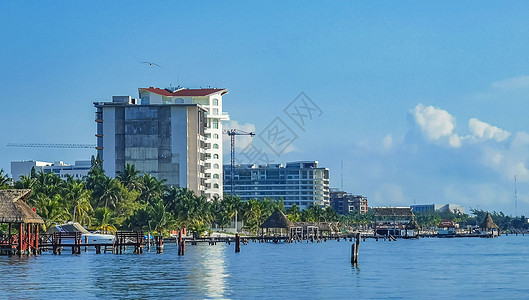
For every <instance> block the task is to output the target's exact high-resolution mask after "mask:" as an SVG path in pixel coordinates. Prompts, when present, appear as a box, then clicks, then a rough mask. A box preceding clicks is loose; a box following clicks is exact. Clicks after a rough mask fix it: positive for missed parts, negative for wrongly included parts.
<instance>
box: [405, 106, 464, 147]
mask: <svg viewBox="0 0 529 300" xmlns="http://www.w3.org/2000/svg"><path fill="white" fill-rule="evenodd" d="M411 113H412V114H413V117H414V119H415V122H416V123H417V125H419V127H420V129H421V132H422V134H423V136H424V137H426V138H427V139H428V140H430V141H438V142H445V143H446V142H447V143H448V145H450V146H451V147H460V146H461V141H460V139H459V137H458V136H457V135H454V134H453V131H454V129H455V127H456V121H455V117H454V116H452V115H451V114H450V113H449V112H447V111H446V110H443V109H440V108H436V107H433V106H431V105H430V106H426V107H425V106H424V105H422V104H420V103H419V104H417V106H416V107H415V108H414V109H413V110H412V111H411Z"/></svg>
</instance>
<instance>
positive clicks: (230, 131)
mask: <svg viewBox="0 0 529 300" xmlns="http://www.w3.org/2000/svg"><path fill="white" fill-rule="evenodd" d="M222 132H223V133H225V134H227V135H229V136H230V139H231V166H230V167H231V170H230V174H231V193H230V195H231V198H232V199H233V181H234V180H235V176H234V174H233V169H234V168H235V136H236V135H249V136H251V137H253V136H255V133H253V132H246V131H242V130H239V129H225V130H223V131H222ZM235 232H239V231H238V230H237V210H235Z"/></svg>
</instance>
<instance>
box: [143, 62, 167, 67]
mask: <svg viewBox="0 0 529 300" xmlns="http://www.w3.org/2000/svg"><path fill="white" fill-rule="evenodd" d="M141 63H142V64H149V66H157V67H158V68H161V67H162V66H160V65H159V64H155V63H153V62H149V61H142V62H141Z"/></svg>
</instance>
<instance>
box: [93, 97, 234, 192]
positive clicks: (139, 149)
mask: <svg viewBox="0 0 529 300" xmlns="http://www.w3.org/2000/svg"><path fill="white" fill-rule="evenodd" d="M139 91H140V98H141V102H140V103H138V101H137V100H136V99H132V98H131V97H130V96H114V97H112V102H95V103H94V106H95V107H96V117H95V121H96V123H97V133H96V137H97V147H96V149H97V154H98V155H99V157H100V158H101V159H102V160H103V169H104V170H105V172H106V173H107V175H109V176H116V174H117V172H123V171H124V169H125V165H126V164H133V165H135V167H136V169H138V170H139V171H140V172H142V173H146V174H151V175H152V176H154V177H156V178H158V179H165V180H166V184H167V185H170V186H174V187H185V188H188V189H190V190H192V191H194V192H195V193H196V194H197V195H205V196H207V197H209V198H211V197H215V196H216V197H220V196H221V194H220V192H221V190H220V189H215V187H216V185H215V184H214V183H212V181H211V179H212V178H217V179H220V171H217V172H213V171H211V170H210V168H211V169H215V166H211V165H209V166H208V165H206V161H208V159H209V158H208V150H209V149H210V148H219V147H220V146H219V145H221V144H222V143H221V142H220V141H221V140H220V135H219V139H218V141H217V142H216V143H213V144H211V143H207V139H206V134H208V129H210V128H208V126H214V125H213V123H212V122H210V121H209V120H208V118H207V114H206V113H207V110H206V108H204V107H203V105H202V104H199V103H193V102H191V101H190V100H187V101H186V100H185V99H194V96H197V97H199V96H201V95H202V96H204V97H202V98H204V101H206V100H208V99H209V96H208V95H211V94H220V93H223V91H225V90H218V89H198V90H190V89H178V90H177V91H178V92H179V93H175V92H173V91H171V90H161V89H154V88H149V89H139ZM164 91H165V92H164ZM161 94H165V95H166V96H164V95H161ZM169 95H173V96H169ZM175 95H179V96H178V97H182V98H178V99H181V100H178V101H177V99H176V96H175ZM184 98H185V99H184ZM199 98H200V97H199ZM217 101H218V100H217ZM217 103H218V102H217ZM220 158H221V156H219V158H218V159H220ZM220 163H222V162H221V161H220ZM220 165H221V164H218V166H217V167H218V168H220ZM217 170H218V169H217ZM215 174H216V176H215ZM217 184H218V185H219V187H220V184H219V183H217ZM212 191H214V192H213V193H212Z"/></svg>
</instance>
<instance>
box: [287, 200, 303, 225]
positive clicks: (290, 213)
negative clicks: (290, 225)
mask: <svg viewBox="0 0 529 300" xmlns="http://www.w3.org/2000/svg"><path fill="white" fill-rule="evenodd" d="M287 217H288V219H289V220H290V221H292V222H301V212H300V211H299V206H297V204H295V203H294V204H292V206H291V207H289V208H287Z"/></svg>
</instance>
